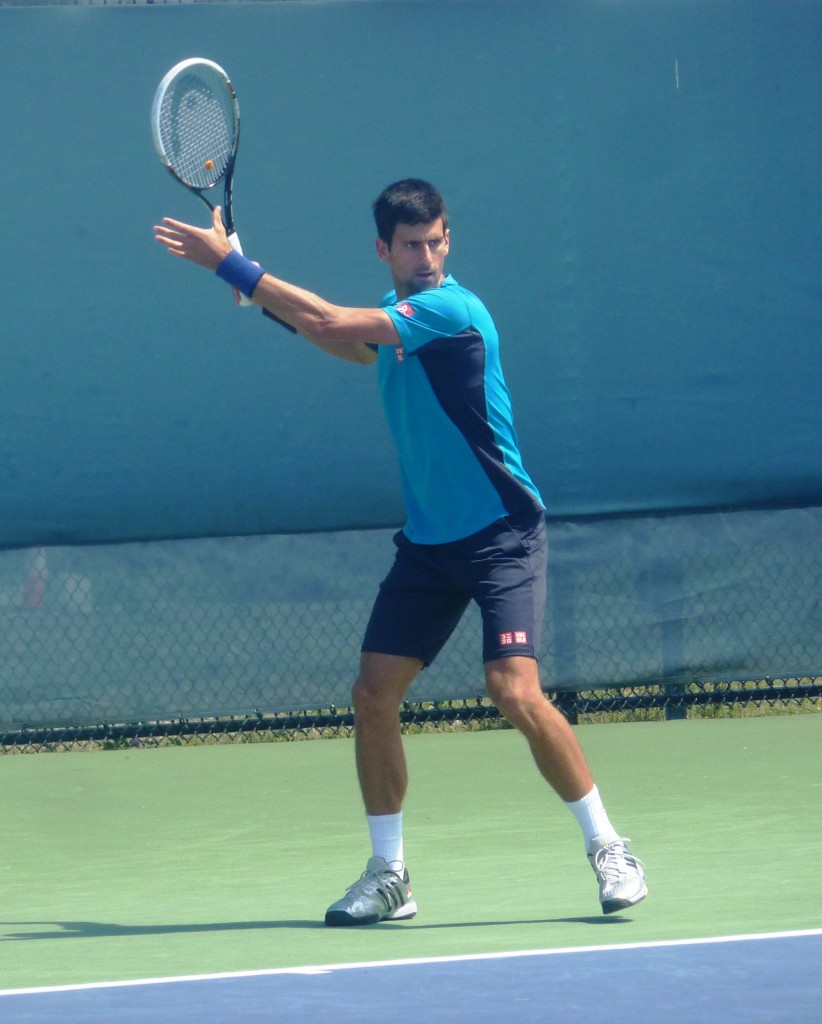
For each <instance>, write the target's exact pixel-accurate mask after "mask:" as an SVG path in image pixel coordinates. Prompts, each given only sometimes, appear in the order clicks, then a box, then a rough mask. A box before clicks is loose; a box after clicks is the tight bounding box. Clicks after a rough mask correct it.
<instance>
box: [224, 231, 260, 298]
mask: <svg viewBox="0 0 822 1024" xmlns="http://www.w3.org/2000/svg"><path fill="white" fill-rule="evenodd" d="M228 244H229V245H230V246H231V248H232V249H233V250H234V252H238V253H239V254H240V255H241V256H242V255H243V247H242V246H241V245H240V239H239V237H238V235H237V232H236V231H232V232H231V234H230V235H229V236H228ZM234 295H235V296H236V299H237V305H238V306H253V305H254V303H253V302H252V301H251V299H249V298H247V297H246V296H245V295H243V293H242V292H239V291H237V289H236V288H235V289H234Z"/></svg>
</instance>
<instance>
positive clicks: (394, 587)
mask: <svg viewBox="0 0 822 1024" xmlns="http://www.w3.org/2000/svg"><path fill="white" fill-rule="evenodd" d="M394 543H395V544H396V546H397V553H396V557H395V559H394V564H393V566H392V568H391V571H390V572H389V573H388V575H387V576H386V578H385V579H384V580H383V582H382V584H381V585H380V590H379V594H378V595H377V599H376V601H375V603H374V608H373V610H372V612H371V619H370V620H369V623H368V626H367V627H366V631H365V637H364V639H363V644H362V650H363V651H368V652H371V653H375V654H394V655H399V656H401V657H409V658H419V659H420V661H422V663H423V664H424V665H430V664H431V662H432V661H433V660H434V659H435V658H436V656H437V655H438V654H439V652H440V651H441V650H442V648H443V646H444V644H445V642H446V641H447V640H448V638H449V637H450V636H451V634H452V633H453V632H454V630H455V629H456V626H457V623H458V622H459V621H460V619H461V618H462V616H463V613H464V612H465V609H466V608H467V607H468V604H469V603H470V602H471V601H472V600H473V601H476V602H477V604H478V605H479V608H480V612H481V613H482V657H483V661H494V660H496V659H497V658H506V657H511V656H512V655H525V656H528V657H532V658H536V657H537V655H538V651H539V645H540V633H541V628H542V617H543V613H544V610H545V596H546V587H547V581H546V575H547V566H548V540H547V536H546V530H545V518H544V516H543V515H542V513H539V515H538V516H536V517H535V516H534V515H533V513H529V514H528V515H527V516H512V517H507V518H505V519H500V520H498V521H497V522H495V523H492V524H491V525H490V526H488V527H486V528H485V529H484V530H480V532H479V533H474V534H471V536H470V537H465V538H463V539H462V540H457V541H453V542H451V543H450V544H414V543H413V542H412V541H410V540H408V538H407V537H406V536H405V534H404V533H402V532H400V533H398V534H396V536H395V537H394Z"/></svg>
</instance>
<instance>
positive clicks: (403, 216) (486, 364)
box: [154, 179, 648, 925]
mask: <svg viewBox="0 0 822 1024" xmlns="http://www.w3.org/2000/svg"><path fill="white" fill-rule="evenodd" d="M373 210H374V218H375V221H376V226H377V234H378V238H377V243H376V246H377V254H378V256H379V258H380V259H381V260H382V261H383V262H384V263H385V264H386V265H387V267H388V269H389V271H390V274H391V278H392V281H393V285H394V289H393V291H392V292H390V293H389V294H388V295H387V296H386V297H385V299H384V300H383V303H382V306H381V307H380V308H374V309H360V308H352V307H342V306H337V305H333V304H332V303H329V302H326V301H325V300H323V299H321V298H320V297H319V296H317V295H314V294H313V293H310V292H307V291H304V290H302V289H301V288H298V287H295V286H294V285H291V284H288V283H286V282H285V281H282V280H279V279H277V278H276V277H274V276H273V275H271V274H268V273H266V272H265V271H264V270H263V269H262V268H261V267H260V266H259V265H257V264H256V263H253V262H251V261H250V260H248V259H246V258H245V257H244V256H241V255H240V254H239V253H236V252H232V250H231V246H230V245H229V243H228V241H227V239H226V233H225V229H224V228H223V224H222V221H221V219H220V211H219V209H217V210H216V211H215V213H214V217H213V223H212V225H211V227H210V228H207V229H202V228H197V227H193V226H191V225H188V224H183V223H181V222H179V221H176V220H171V219H169V218H166V219H164V221H163V223H162V225H161V226H159V227H155V229H154V230H155V237H156V239H157V241H158V242H160V243H161V244H162V245H164V246H166V248H167V249H168V251H169V252H170V253H172V254H173V255H175V256H178V257H182V258H184V259H187V260H191V261H192V262H194V263H197V264H199V265H200V266H203V267H205V268H206V269H208V270H211V271H215V272H216V273H217V275H218V276H219V277H221V278H223V280H225V281H227V282H228V283H229V284H230V285H231V286H232V287H233V288H235V289H238V290H239V291H240V292H241V293H242V294H244V295H246V296H248V297H250V298H252V299H253V301H254V303H255V304H257V305H258V306H261V307H263V309H264V310H267V311H268V312H269V313H270V314H273V315H274V316H276V317H278V318H279V319H281V320H283V321H285V322H286V323H288V324H291V325H293V326H294V327H295V328H296V330H297V332H298V333H299V334H301V335H302V336H303V337H305V338H307V339H308V341H310V342H312V343H313V344H314V345H317V346H318V347H319V348H321V349H323V350H324V351H326V352H328V353H330V354H331V355H334V356H338V357H339V358H342V359H347V360H350V361H353V362H357V363H363V364H370V363H374V362H376V363H377V369H378V376H379V385H380V391H381V395H382V399H383V404H384V407H385V412H386V416H387V418H388V422H389V425H390V428H391V432H392V434H393V437H394V441H395V443H396V446H397V451H398V455H399V461H400V469H401V475H402V484H403V494H404V498H405V504H406V510H407V522H406V524H405V526H404V528H403V529H402V530H401V531H400V532H399V533H398V534H397V535H396V537H395V538H394V540H395V544H396V548H397V550H396V554H395V560H394V564H393V566H392V568H391V570H390V572H389V573H388V575H387V577H386V578H385V580H384V581H383V583H382V584H381V586H380V589H379V593H378V595H377V598H376V601H375V604H374V608H373V610H372V613H371V618H370V621H369V623H368V626H367V627H366V631H365V637H364V640H363V644H362V653H361V657H360V671H359V675H358V677H357V680H356V682H355V684H354V688H353V694H352V697H353V705H354V715H355V723H356V727H355V753H356V764H357V772H358V776H359V782H360V788H361V790H362V796H363V801H364V804H365V812H366V816H367V821H368V826H369V830H370V834H371V844H372V855H371V857H370V859H369V860H368V863H367V865H366V869H365V872H364V873H363V875H362V876H361V877H360V878H359V880H358V881H356V882H355V883H354V884H353V885H351V886H350V887H349V888H348V890H347V891H346V894H345V895H344V896H343V897H342V899H340V900H338V901H337V902H336V903H334V904H332V905H331V906H330V907H329V908H328V910H327V912H326V916H325V921H326V924H328V925H358V924H374V923H376V922H378V921H383V920H392V921H396V920H402V919H406V918H410V917H413V916H414V915H415V914H416V912H417V905H416V903H415V902H414V899H413V896H412V892H411V886H410V883H409V876H408V870H407V868H406V864H405V855H404V849H403V831H402V805H403V799H404V796H405V792H406V788H407V785H408V775H407V770H406V762H405V756H404V753H403V746H402V738H401V733H400V723H399V710H400V707H401V705H402V702H403V699H404V696H405V694H406V692H407V690H408V688H409V686H410V685H411V683H412V681H413V680H414V678H415V677H416V675H417V674H418V673H419V672H420V670H421V669H423V668H424V667H425V666H427V665H430V664H431V662H432V661H433V660H434V658H435V657H436V656H437V654H438V653H439V651H440V650H441V648H442V647H443V645H444V644H445V642H446V641H447V640H448V638H449V637H450V636H451V634H452V632H453V630H454V629H455V627H456V625H457V623H458V622H459V620H460V618H461V616H462V614H463V612H464V611H465V609H466V608H467V606H468V604H469V603H470V601H472V600H474V601H476V602H477V604H478V605H479V608H480V611H481V614H482V623H483V663H484V668H485V683H486V687H487V690H488V694H489V696H490V698H491V700H492V701H493V702H494V704H495V705H496V707H497V708H498V709H499V711H500V712H501V713H502V714H503V715H504V716H505V717H506V718H507V719H508V721H509V722H511V724H512V725H514V726H515V727H516V728H517V729H518V730H519V731H520V732H521V733H522V734H523V736H524V737H525V739H526V740H527V741H528V744H529V746H530V749H531V753H532V755H533V758H534V761H535V762H536V765H537V768H538V769H539V771H540V772H541V773H542V775H543V776H544V778H545V779H546V781H547V782H548V783H549V784H550V785H551V786H552V787H553V789H554V790H555V791H556V793H557V794H558V795H559V797H560V798H561V799H562V800H564V801H565V802H566V804H567V805H568V807H569V809H570V810H571V812H572V813H573V814H574V816H575V817H576V819H577V821H578V823H579V825H580V827H581V829H582V832H583V838H584V843H585V848H586V851H587V854H588V859H589V861H590V863H591V865H592V867H593V869H594V871H595V873H596V876H597V879H598V881H599V900H600V904H601V907H602V910H603V912H604V913H606V914H610V913H614V912H615V911H620V910H624V909H626V908H628V907H631V906H633V905H634V904H636V903H639V902H640V900H642V899H644V898H645V896H646V895H647V891H648V890H647V887H646V885H645V880H644V871H643V868H642V865H641V862H640V861H638V860H637V858H635V857H634V856H633V855H632V854H631V853H629V852H628V850H627V847H626V843H627V842H628V840H626V839H623V838H622V837H621V836H620V835H619V833H618V832H616V830H615V829H614V827H613V826H612V825H611V822H610V821H609V819H608V815H607V813H606V811H605V808H604V806H603V803H602V800H601V798H600V795H599V791H598V789H597V787H596V786H595V785H594V782H593V779H592V777H591V773H590V771H589V769H588V765H587V763H586V761H585V757H584V755H583V753H582V750H581V748H580V746H579V743H578V742H577V739H576V736H575V735H574V732H573V730H572V729H571V727H570V726H569V724H568V723H567V721H566V720H565V718H564V717H563V716H562V715H561V714H560V712H559V711H558V710H557V709H556V708H555V707H554V706H553V705H552V704H551V703H550V702H549V701H548V700H547V699H546V698H545V695H544V694H543V692H542V688H541V685H540V680H539V674H538V669H537V654H538V650H539V633H540V627H541V623H542V616H543V610H544V606H545V597H546V564H547V562H546V559H547V541H546V531H545V516H544V513H545V509H544V506H543V504H542V500H541V498H540V495H539V493H538V491H537V488H536V487H535V486H534V483H533V481H532V480H531V478H530V477H529V476H528V474H527V473H526V471H525V469H524V468H523V464H522V460H521V457H520V452H519V449H518V447H517V439H516V434H515V432H514V426H513V419H512V412H511V402H510V396H509V393H508V390H507V388H506V385H505V381H504V379H503V375H502V370H501V367H500V362H499V339H498V336H497V331H496V328H495V327H494V323H493V321H492V319H491V316H490V314H489V313H488V311H487V310H486V309H485V307H484V306H483V304H482V303H481V302H480V300H479V299H478V298H477V297H476V296H475V295H473V294H472V293H471V292H469V291H467V290H466V289H465V288H463V287H461V286H460V285H459V284H458V283H457V282H456V281H455V280H454V278H453V277H452V276H451V275H450V274H448V275H446V273H445V259H446V256H447V255H448V247H449V240H450V234H449V228H448V214H447V212H446V209H445V205H444V203H443V200H442V197H441V196H440V194H439V193H438V192H437V190H436V189H435V188H434V187H433V186H431V185H430V184H428V183H427V182H424V181H420V180H417V179H407V180H404V181H400V182H396V183H395V184H393V185H390V186H389V187H388V188H386V189H385V190H384V191H383V192H382V193H381V194H380V196H379V197H378V199H377V200H376V202H375V203H374V208H373Z"/></svg>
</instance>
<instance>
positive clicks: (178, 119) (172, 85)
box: [151, 57, 252, 306]
mask: <svg viewBox="0 0 822 1024" xmlns="http://www.w3.org/2000/svg"><path fill="white" fill-rule="evenodd" d="M151 129H152V134H153V136H154V146H155V148H156V150H157V155H158V156H159V157H160V159H161V160H162V162H163V164H164V165H165V166H166V167H167V168H168V170H169V171H170V172H171V174H172V175H173V176H174V177H175V178H176V179H177V181H179V182H180V183H181V184H183V185H185V186H186V188H188V189H190V190H191V191H192V192H193V193H194V194H195V195H198V196H199V197H200V199H202V201H203V202H204V203H205V204H206V206H207V207H208V208H209V210H212V211H213V210H214V207H215V205H216V204H215V203H212V202H211V200H210V199H209V198H208V196H207V195H206V193H207V192H208V191H210V190H211V189H213V188H216V187H217V185H219V184H220V182H222V183H223V203H222V211H223V224H224V225H225V230H226V234H227V235H228V241H229V243H230V245H231V248H232V249H235V250H236V251H237V252H240V253H241V252H242V251H243V250H242V247H241V245H240V240H239V238H238V237H237V232H236V231H235V230H234V213H233V202H232V200H233V191H234V164H235V162H236V160H237V148H238V147H239V144H240V106H239V104H238V103H237V94H236V93H235V91H234V86H233V85H232V84H231V80H230V79H229V77H228V75H227V74H226V73H225V71H223V69H222V68H221V67H220V65H219V64H215V63H214V61H213V60H206V59H205V58H203V57H190V58H189V59H188V60H184V61H181V62H180V63H179V64H175V65H174V67H173V68H172V69H171V70H170V71H169V72H168V73H167V74H166V75H165V76H164V77H163V80H162V81H161V82H160V84H159V85H158V86H157V92H156V93H155V94H154V102H153V104H152V107H151ZM240 305H243V306H250V305H252V303H251V301H250V299H247V298H246V297H245V296H244V295H243V296H240Z"/></svg>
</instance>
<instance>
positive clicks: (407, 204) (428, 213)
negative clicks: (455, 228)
mask: <svg viewBox="0 0 822 1024" xmlns="http://www.w3.org/2000/svg"><path fill="white" fill-rule="evenodd" d="M373 210H374V222H375V223H376V225H377V234H378V235H379V237H380V238H381V239H382V240H383V242H385V244H386V245H387V246H388V247H389V248H390V247H391V242H392V241H393V239H394V231H395V230H396V227H397V225H398V224H430V223H431V222H432V221H435V220H437V219H439V218H440V217H442V226H443V227H444V228H447V227H448V211H447V210H446V209H445V203H444V202H443V198H442V196H441V195H440V194H439V192H438V191H437V190H436V189H435V188H434V186H433V185H430V184H429V183H428V182H427V181H422V180H421V179H420V178H403V180H402V181H395V182H394V184H393V185H389V186H388V188H385V189H383V191H382V192H381V193H380V194H379V196H378V197H377V198H376V200H375V201H374V206H373Z"/></svg>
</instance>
